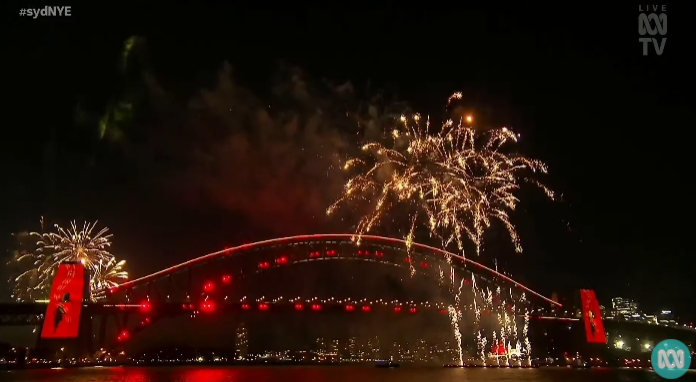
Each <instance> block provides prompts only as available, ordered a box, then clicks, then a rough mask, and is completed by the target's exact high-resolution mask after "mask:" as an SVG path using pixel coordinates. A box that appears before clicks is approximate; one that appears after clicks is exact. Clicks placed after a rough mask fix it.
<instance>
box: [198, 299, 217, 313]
mask: <svg viewBox="0 0 696 382" xmlns="http://www.w3.org/2000/svg"><path fill="white" fill-rule="evenodd" d="M201 311H203V312H205V313H212V312H214V311H215V303H214V302H212V301H203V303H202V304H201Z"/></svg>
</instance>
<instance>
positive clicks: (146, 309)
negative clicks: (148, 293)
mask: <svg viewBox="0 0 696 382" xmlns="http://www.w3.org/2000/svg"><path fill="white" fill-rule="evenodd" d="M150 309H152V305H150V303H149V302H147V301H146V302H143V303H142V304H140V311H141V312H149V311H150Z"/></svg>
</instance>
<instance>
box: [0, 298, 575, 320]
mask: <svg viewBox="0 0 696 382" xmlns="http://www.w3.org/2000/svg"><path fill="white" fill-rule="evenodd" d="M46 308H47V303H3V304H0V325H36V324H40V323H41V322H42V321H43V316H44V314H45V313H46ZM267 311H273V312H296V313H300V312H308V313H322V312H323V313H345V314H350V313H355V314H364V313H378V314H379V313H382V314H383V313H391V314H404V315H412V314H421V313H424V314H425V313H427V314H442V315H446V314H448V311H447V308H446V306H445V305H444V304H436V303H428V302H420V303H416V302H414V303H400V302H384V301H376V302H369V301H355V302H353V301H329V302H326V301H323V302H316V301H281V302H244V301H239V302H228V301H225V302H223V303H215V302H213V301H208V302H205V301H204V302H200V303H198V304H194V303H180V302H176V303H175V302H164V303H157V304H150V303H147V302H144V303H141V304H107V303H86V304H83V311H82V313H83V314H89V315H104V314H106V315H110V314H114V315H116V314H136V315H141V316H145V317H147V316H149V315H153V316H171V315H181V314H196V315H199V314H219V313H235V312H237V313H243V312H267ZM518 315H519V316H524V315H523V314H520V312H518ZM530 317H531V318H532V319H540V318H543V319H559V320H577V319H572V318H557V317H541V316H538V315H530Z"/></svg>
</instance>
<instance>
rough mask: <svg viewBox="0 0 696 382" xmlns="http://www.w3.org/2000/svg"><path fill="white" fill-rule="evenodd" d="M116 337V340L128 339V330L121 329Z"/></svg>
mask: <svg viewBox="0 0 696 382" xmlns="http://www.w3.org/2000/svg"><path fill="white" fill-rule="evenodd" d="M116 339H117V340H118V341H125V340H127V339H128V331H127V330H123V331H121V333H119V334H118V337H116Z"/></svg>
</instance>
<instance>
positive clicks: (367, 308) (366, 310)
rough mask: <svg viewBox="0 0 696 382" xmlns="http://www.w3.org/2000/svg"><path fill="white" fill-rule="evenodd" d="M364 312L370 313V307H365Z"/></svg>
mask: <svg viewBox="0 0 696 382" xmlns="http://www.w3.org/2000/svg"><path fill="white" fill-rule="evenodd" d="M362 310H363V312H369V311H370V307H369V306H368V305H365V306H363V307H362Z"/></svg>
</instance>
